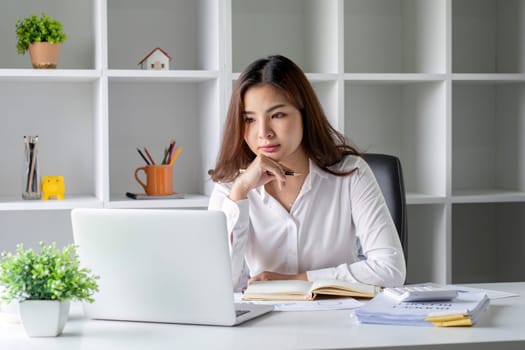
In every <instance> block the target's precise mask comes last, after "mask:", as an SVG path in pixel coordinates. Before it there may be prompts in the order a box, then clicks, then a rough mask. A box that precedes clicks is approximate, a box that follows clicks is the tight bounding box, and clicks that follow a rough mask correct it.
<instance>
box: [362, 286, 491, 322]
mask: <svg viewBox="0 0 525 350" xmlns="http://www.w3.org/2000/svg"><path fill="white" fill-rule="evenodd" d="M488 306H489V298H488V297H487V295H486V294H485V293H460V294H459V296H458V297H457V298H455V299H452V300H449V301H424V302H399V301H396V300H395V299H393V298H389V297H388V296H386V295H385V294H383V293H381V294H379V295H377V296H376V297H375V298H374V299H372V300H370V301H369V302H368V303H367V304H366V305H364V306H363V307H361V308H359V309H358V310H356V311H354V314H355V316H356V317H357V319H358V320H359V321H360V322H362V323H377V324H393V325H410V326H432V325H434V326H440V327H457V326H472V325H473V324H474V323H475V322H476V320H477V319H478V317H479V315H480V314H481V313H482V312H483V311H484V310H486V309H487V308H488Z"/></svg>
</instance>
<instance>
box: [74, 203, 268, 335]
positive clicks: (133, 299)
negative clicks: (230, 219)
mask: <svg viewBox="0 0 525 350" xmlns="http://www.w3.org/2000/svg"><path fill="white" fill-rule="evenodd" d="M71 220H72V225H73V237H74V241H75V244H76V245H78V254H79V257H80V261H81V264H82V266H85V267H87V268H89V269H91V271H92V272H93V273H94V274H96V275H98V276H100V279H99V280H98V282H99V283H98V284H99V292H97V293H96V294H95V295H94V298H95V302H94V303H92V304H89V303H86V304H84V311H85V314H86V315H87V317H89V318H93V319H104V320H122V321H143V322H165V323H185V324H202V325H221V326H232V325H237V324H240V323H242V322H245V321H247V320H249V319H252V318H254V317H257V316H260V315H263V314H265V313H268V312H270V311H271V310H272V309H273V307H272V306H269V305H255V304H248V303H239V304H236V303H235V302H234V293H233V282H232V273H231V265H230V254H229V248H228V236H229V235H228V232H227V228H226V218H225V215H224V214H223V213H222V212H220V211H207V210H181V209H178V210H170V209H93V208H90V209H87V208H82V209H80V208H76V209H73V210H72V211H71Z"/></svg>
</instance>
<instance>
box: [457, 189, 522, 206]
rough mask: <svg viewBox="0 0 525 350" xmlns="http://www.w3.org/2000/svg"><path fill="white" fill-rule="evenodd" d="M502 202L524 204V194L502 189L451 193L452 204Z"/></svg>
mask: <svg viewBox="0 0 525 350" xmlns="http://www.w3.org/2000/svg"><path fill="white" fill-rule="evenodd" d="M504 202H525V192H515V191H508V190H504V189H501V190H499V189H484V190H483V189H471V190H455V191H454V192H453V193H452V203H504Z"/></svg>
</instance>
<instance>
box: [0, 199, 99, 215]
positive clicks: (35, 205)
mask: <svg viewBox="0 0 525 350" xmlns="http://www.w3.org/2000/svg"><path fill="white" fill-rule="evenodd" d="M102 206H103V203H102V201H101V200H100V199H98V198H96V197H89V196H74V195H71V196H70V195H67V197H66V198H65V199H64V200H56V199H50V200H23V199H22V198H21V196H20V195H19V196H16V197H15V196H11V197H4V196H2V197H0V212H2V211H8V210H21V211H32V210H67V209H73V208H101V207H102Z"/></svg>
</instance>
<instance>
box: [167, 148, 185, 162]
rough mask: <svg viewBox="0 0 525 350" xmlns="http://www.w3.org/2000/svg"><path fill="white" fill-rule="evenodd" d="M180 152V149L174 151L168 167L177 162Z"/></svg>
mask: <svg viewBox="0 0 525 350" xmlns="http://www.w3.org/2000/svg"><path fill="white" fill-rule="evenodd" d="M180 152H182V147H178V148H177V150H176V151H175V154H174V155H173V157H172V158H171V161H170V165H173V164H174V163H175V161H176V160H177V158H178V157H179V155H180Z"/></svg>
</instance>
